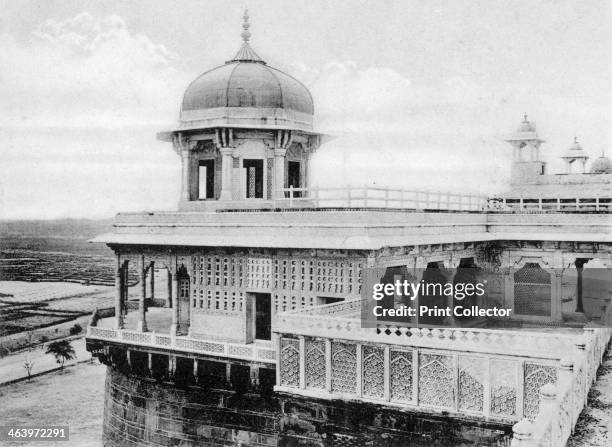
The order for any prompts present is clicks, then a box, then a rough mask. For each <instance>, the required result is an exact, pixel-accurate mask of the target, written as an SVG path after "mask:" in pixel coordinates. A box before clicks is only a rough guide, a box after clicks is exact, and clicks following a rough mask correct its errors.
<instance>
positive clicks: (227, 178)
mask: <svg viewBox="0 0 612 447" xmlns="http://www.w3.org/2000/svg"><path fill="white" fill-rule="evenodd" d="M219 151H220V152H221V194H220V196H219V200H232V170H233V168H234V166H233V159H232V152H233V149H232V148H231V147H225V148H221V149H220V150H219Z"/></svg>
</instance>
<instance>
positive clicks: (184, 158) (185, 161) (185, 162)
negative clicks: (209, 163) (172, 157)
mask: <svg viewBox="0 0 612 447" xmlns="http://www.w3.org/2000/svg"><path fill="white" fill-rule="evenodd" d="M189 158H190V157H189V147H188V145H184V146H183V147H181V162H182V169H183V175H182V181H181V200H182V201H184V202H188V201H189V200H191V187H190V186H191V185H190V180H191V179H190V175H189V171H190V170H191V169H190V168H191V166H190V163H189Z"/></svg>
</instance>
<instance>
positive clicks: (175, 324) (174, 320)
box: [170, 272, 179, 338]
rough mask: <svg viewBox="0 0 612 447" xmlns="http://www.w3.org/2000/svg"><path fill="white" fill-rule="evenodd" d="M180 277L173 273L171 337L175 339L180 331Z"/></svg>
mask: <svg viewBox="0 0 612 447" xmlns="http://www.w3.org/2000/svg"><path fill="white" fill-rule="evenodd" d="M177 276H178V275H177V274H176V272H173V273H172V295H173V297H174V299H173V300H172V324H171V325H170V335H171V336H172V337H173V338H174V337H176V334H177V329H178V307H179V303H178V301H179V300H178V297H179V286H178V277H177Z"/></svg>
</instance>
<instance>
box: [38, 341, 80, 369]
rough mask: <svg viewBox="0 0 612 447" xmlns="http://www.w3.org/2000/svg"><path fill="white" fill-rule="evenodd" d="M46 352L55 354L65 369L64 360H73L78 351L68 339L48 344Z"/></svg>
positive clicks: (56, 359)
mask: <svg viewBox="0 0 612 447" xmlns="http://www.w3.org/2000/svg"><path fill="white" fill-rule="evenodd" d="M45 354H53V355H54V356H55V361H56V362H57V363H59V364H60V365H62V369H64V362H65V361H66V360H72V359H74V358H76V352H74V348H73V347H72V345H71V344H70V342H69V341H68V340H61V341H54V342H53V343H50V344H49V346H47V352H46V353H45Z"/></svg>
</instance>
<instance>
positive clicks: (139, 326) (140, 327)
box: [136, 321, 148, 332]
mask: <svg viewBox="0 0 612 447" xmlns="http://www.w3.org/2000/svg"><path fill="white" fill-rule="evenodd" d="M136 330H137V331H138V332H148V329H147V322H146V321H139V322H138V323H136Z"/></svg>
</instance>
